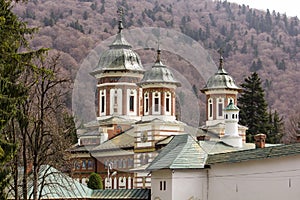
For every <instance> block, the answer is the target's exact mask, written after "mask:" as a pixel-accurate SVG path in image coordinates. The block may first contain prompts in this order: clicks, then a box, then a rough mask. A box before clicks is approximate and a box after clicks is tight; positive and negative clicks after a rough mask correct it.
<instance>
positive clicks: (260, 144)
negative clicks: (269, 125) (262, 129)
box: [254, 134, 267, 148]
mask: <svg viewBox="0 0 300 200" xmlns="http://www.w3.org/2000/svg"><path fill="white" fill-rule="evenodd" d="M266 137H267V136H266V135H265V134H257V135H255V136H254V140H255V147H256V148H265V146H266Z"/></svg>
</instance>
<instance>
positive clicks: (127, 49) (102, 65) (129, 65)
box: [91, 32, 145, 75]
mask: <svg viewBox="0 0 300 200" xmlns="http://www.w3.org/2000/svg"><path fill="white" fill-rule="evenodd" d="M131 48H132V47H131V45H130V44H129V43H128V42H127V41H126V39H125V38H124V36H123V34H122V32H119V33H118V34H117V36H116V39H115V40H114V41H113V43H112V44H111V45H110V46H109V49H108V50H106V51H104V52H103V53H102V55H101V56H100V59H99V62H98V65H97V67H96V68H95V70H94V71H93V72H92V73H91V74H92V75H96V74H98V73H103V72H105V71H124V70H125V71H135V72H139V73H144V71H145V70H144V67H143V65H142V62H141V59H140V56H139V55H138V54H137V53H136V52H135V51H133V50H132V49H131Z"/></svg>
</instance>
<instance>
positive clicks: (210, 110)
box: [207, 98, 214, 120]
mask: <svg viewBox="0 0 300 200" xmlns="http://www.w3.org/2000/svg"><path fill="white" fill-rule="evenodd" d="M210 105H211V106H210ZM207 118H208V120H212V119H213V118H214V99H213V98H209V99H208V100H207Z"/></svg>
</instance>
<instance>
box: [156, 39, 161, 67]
mask: <svg viewBox="0 0 300 200" xmlns="http://www.w3.org/2000/svg"><path fill="white" fill-rule="evenodd" d="M160 53H161V50H160V38H159V36H158V41H157V58H156V62H157V63H159V62H160Z"/></svg>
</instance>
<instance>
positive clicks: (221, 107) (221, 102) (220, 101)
mask: <svg viewBox="0 0 300 200" xmlns="http://www.w3.org/2000/svg"><path fill="white" fill-rule="evenodd" d="M217 102H218V104H217V109H218V110H217V113H218V115H217V118H218V119H222V118H223V110H224V99H223V98H217Z"/></svg>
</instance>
